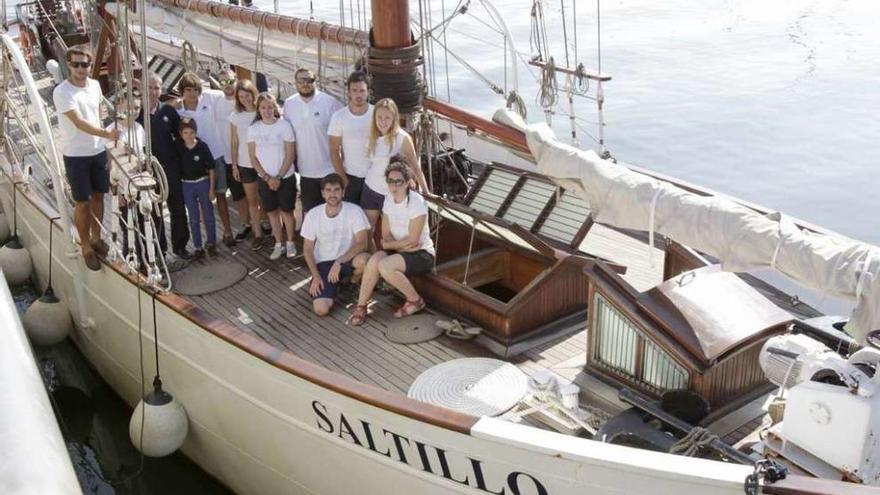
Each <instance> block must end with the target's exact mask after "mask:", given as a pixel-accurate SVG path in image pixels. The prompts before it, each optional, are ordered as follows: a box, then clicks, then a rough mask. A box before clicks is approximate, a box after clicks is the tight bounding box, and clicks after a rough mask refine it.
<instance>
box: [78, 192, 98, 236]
mask: <svg viewBox="0 0 880 495" xmlns="http://www.w3.org/2000/svg"><path fill="white" fill-rule="evenodd" d="M88 205H89V208H90V209H91V210H92V215H91V218H90V219H89V223H88V225H90V226H91V232H92V235H91V238H90V237H89V235H88V231H86V237H85V239H86V240H87V241H90V242H98V241H99V240H101V222H103V221H104V193H98V192H96V193H92V197H91V198H89V202H88ZM77 206H79V203H77ZM80 241H82V238H81V239H80Z"/></svg>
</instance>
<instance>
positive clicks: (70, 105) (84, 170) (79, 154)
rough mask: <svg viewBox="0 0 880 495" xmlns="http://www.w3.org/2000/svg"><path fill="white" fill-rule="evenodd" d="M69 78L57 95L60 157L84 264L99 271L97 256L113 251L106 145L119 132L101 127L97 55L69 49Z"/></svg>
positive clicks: (55, 102) (116, 136)
mask: <svg viewBox="0 0 880 495" xmlns="http://www.w3.org/2000/svg"><path fill="white" fill-rule="evenodd" d="M66 60H67V66H68V68H69V69H70V77H69V78H67V79H66V80H65V81H63V82H62V83H61V84H59V85H58V86H57V87H56V88H55V90H54V92H53V93H52V100H53V102H54V104H55V110H56V111H57V112H58V124H59V126H60V128H61V154H62V155H63V156H64V170H65V175H67V182H68V183H69V184H70V191H71V193H72V195H73V200H74V201H75V202H76V206H75V207H74V223H75V224H76V231H77V233H78V234H79V241H80V248H81V249H82V255H83V260H84V261H85V264H86V266H87V267H89V269H90V270H100V269H101V262H100V261H99V260H98V255H102V256H103V255H106V254H107V252H108V250H109V246H107V243H106V242H104V241H103V240H102V239H101V222H102V221H103V219H104V194H106V193H107V192H108V191H109V190H110V169H109V167H108V164H107V152H106V151H105V150H104V139H109V140H112V141H115V140H117V139H118V138H119V130H118V129H116V128H110V129H104V127H103V126H102V125H101V98H102V93H101V85H100V84H98V81H96V80H94V79H90V78H89V67H91V65H92V54H91V53H89V52H88V51H86V50H84V49H79V48H70V49H69V50H67V54H66Z"/></svg>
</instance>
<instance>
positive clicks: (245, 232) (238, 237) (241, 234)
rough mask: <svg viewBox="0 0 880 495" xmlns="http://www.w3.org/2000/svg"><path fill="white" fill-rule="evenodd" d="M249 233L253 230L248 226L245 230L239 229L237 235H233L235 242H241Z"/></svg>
mask: <svg viewBox="0 0 880 495" xmlns="http://www.w3.org/2000/svg"><path fill="white" fill-rule="evenodd" d="M251 232H253V229H252V228H251V226H250V225H248V226H246V227H245V228H243V229H241V232H239V233H238V234H235V240H236V241H243V240H245V239H247V238H248V237H249V236H250V235H251Z"/></svg>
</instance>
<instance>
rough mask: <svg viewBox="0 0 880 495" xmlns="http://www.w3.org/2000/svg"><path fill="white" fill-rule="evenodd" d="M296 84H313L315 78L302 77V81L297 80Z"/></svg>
mask: <svg viewBox="0 0 880 495" xmlns="http://www.w3.org/2000/svg"><path fill="white" fill-rule="evenodd" d="M296 83H297V84H315V78H314V77H304V78H302V79H297V80H296Z"/></svg>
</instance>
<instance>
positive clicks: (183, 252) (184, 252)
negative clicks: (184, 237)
mask: <svg viewBox="0 0 880 495" xmlns="http://www.w3.org/2000/svg"><path fill="white" fill-rule="evenodd" d="M174 256H177V257H178V258H180V259H182V260H191V259H192V254H190V252H189V251H187V250H186V249H183V250H181V251H174Z"/></svg>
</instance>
